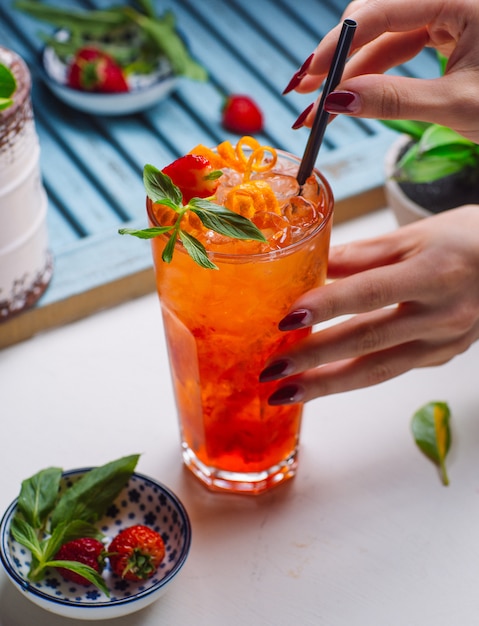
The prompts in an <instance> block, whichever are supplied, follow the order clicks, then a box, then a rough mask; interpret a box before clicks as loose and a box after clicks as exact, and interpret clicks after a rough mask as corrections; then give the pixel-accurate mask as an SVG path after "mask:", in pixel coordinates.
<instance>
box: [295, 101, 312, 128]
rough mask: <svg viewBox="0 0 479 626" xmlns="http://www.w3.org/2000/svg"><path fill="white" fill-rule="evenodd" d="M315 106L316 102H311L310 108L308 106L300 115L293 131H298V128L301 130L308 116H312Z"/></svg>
mask: <svg viewBox="0 0 479 626" xmlns="http://www.w3.org/2000/svg"><path fill="white" fill-rule="evenodd" d="M313 106H314V102H311V104H310V105H309V106H307V107H306V108H305V109H304V111H303V112H302V113H300V114H299V115H298V119H297V120H296V121H295V122H294V124H293V125H292V126H291V128H292V129H293V130H298V128H301V127H302V126H303V124H304V121H305V119H306V118H307V117H308V115H309V114H310V112H311V109H312V108H313Z"/></svg>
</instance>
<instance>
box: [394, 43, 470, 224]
mask: <svg viewBox="0 0 479 626" xmlns="http://www.w3.org/2000/svg"><path fill="white" fill-rule="evenodd" d="M438 58H439V62H440V66H441V69H442V71H443V70H444V67H445V63H446V59H445V58H444V57H442V56H441V55H438ZM382 123H383V124H384V125H386V126H387V127H388V128H391V129H393V130H396V131H398V132H400V133H401V137H400V139H399V140H398V141H396V142H395V143H394V144H393V145H392V146H391V148H390V150H389V151H388V153H387V155H386V162H385V168H386V172H385V173H386V182H385V193H386V198H387V200H388V204H389V206H390V207H391V208H392V209H393V211H394V213H395V215H396V219H397V221H398V223H399V224H400V225H403V224H406V223H409V222H411V221H413V220H415V219H418V218H421V217H427V216H429V215H431V214H434V213H439V212H441V211H445V210H448V209H452V208H454V207H457V206H461V205H463V204H471V203H473V204H479V145H477V144H475V143H474V142H472V141H470V140H468V139H466V138H465V137H463V136H462V135H460V134H459V133H457V132H455V131H454V130H452V129H450V128H447V127H445V126H440V125H439V124H429V123H426V122H416V121H406V120H382Z"/></svg>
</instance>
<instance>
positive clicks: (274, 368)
mask: <svg viewBox="0 0 479 626" xmlns="http://www.w3.org/2000/svg"><path fill="white" fill-rule="evenodd" d="M291 370H292V367H291V363H290V361H288V360H287V359H278V360H277V361H273V363H271V364H270V365H268V366H267V367H265V368H264V370H263V371H262V372H261V374H260V375H259V382H260V383H267V382H270V381H271V380H277V379H278V378H282V377H283V376H287V375H288V374H289V373H290V372H291Z"/></svg>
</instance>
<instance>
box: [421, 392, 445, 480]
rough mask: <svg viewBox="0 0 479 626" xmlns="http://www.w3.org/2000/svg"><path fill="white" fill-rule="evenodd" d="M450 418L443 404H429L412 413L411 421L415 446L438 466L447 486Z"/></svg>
mask: <svg viewBox="0 0 479 626" xmlns="http://www.w3.org/2000/svg"><path fill="white" fill-rule="evenodd" d="M450 417H451V413H450V410H449V406H448V405H447V404H446V403H445V402H429V403H428V404H426V405H424V406H423V407H421V408H420V409H419V410H418V411H416V413H414V415H413V417H412V421H411V428H412V432H413V435H414V439H415V441H416V444H417V445H418V446H419V448H420V450H421V451H422V452H423V453H424V454H425V455H426V456H427V457H428V458H429V459H430V460H431V461H432V462H433V463H435V464H436V465H437V466H438V468H439V470H440V475H441V479H442V482H443V484H444V485H448V484H449V478H448V475H447V471H446V456H447V453H448V452H449V448H450V446H451V431H450V427H449V420H450Z"/></svg>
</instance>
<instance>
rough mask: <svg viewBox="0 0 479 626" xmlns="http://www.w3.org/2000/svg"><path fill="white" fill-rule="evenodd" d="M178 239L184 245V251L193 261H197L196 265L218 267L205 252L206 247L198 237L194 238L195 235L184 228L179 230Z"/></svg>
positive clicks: (214, 268)
mask: <svg viewBox="0 0 479 626" xmlns="http://www.w3.org/2000/svg"><path fill="white" fill-rule="evenodd" d="M180 239H181V241H182V243H183V245H184V246H185V249H186V251H187V252H188V254H189V255H190V256H191V258H192V259H193V261H195V263H198V265H201V267H204V268H206V269H210V270H217V269H218V267H217V266H216V265H215V264H214V263H213V262H212V261H210V259H209V258H208V254H207V252H206V248H205V247H204V245H203V244H202V243H201V242H200V241H198V239H195V237H193V236H192V235H190V234H189V233H187V232H186V231H184V230H182V231H180Z"/></svg>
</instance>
